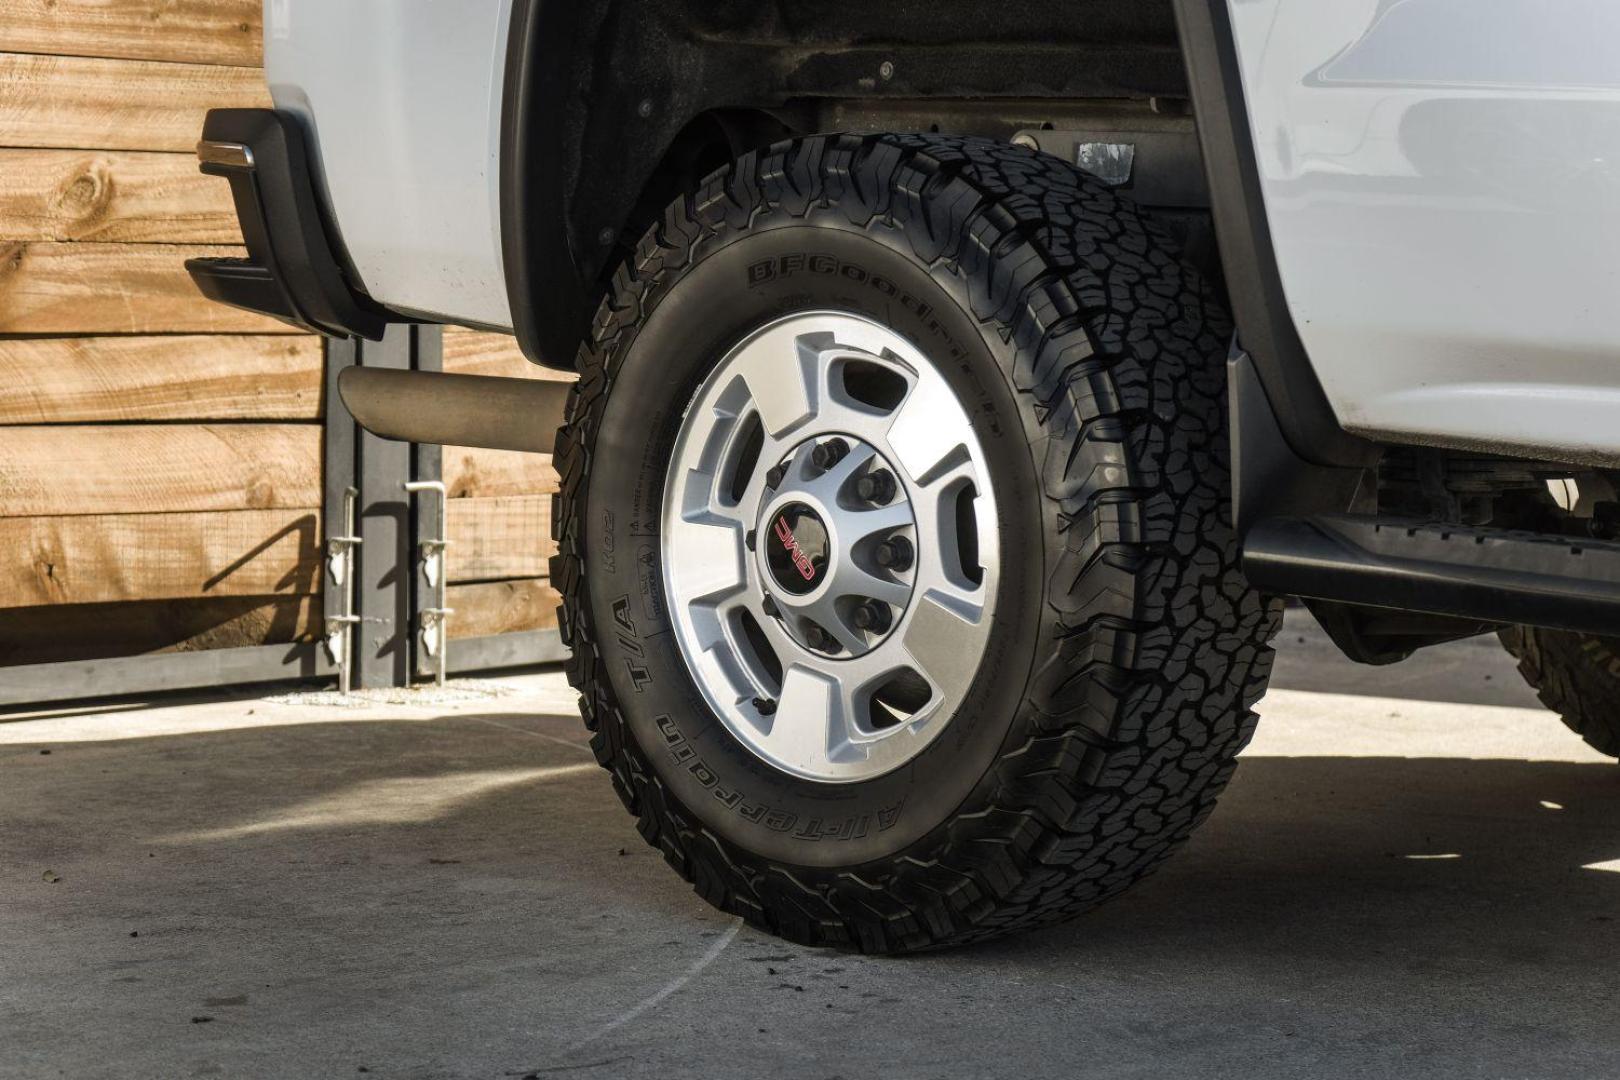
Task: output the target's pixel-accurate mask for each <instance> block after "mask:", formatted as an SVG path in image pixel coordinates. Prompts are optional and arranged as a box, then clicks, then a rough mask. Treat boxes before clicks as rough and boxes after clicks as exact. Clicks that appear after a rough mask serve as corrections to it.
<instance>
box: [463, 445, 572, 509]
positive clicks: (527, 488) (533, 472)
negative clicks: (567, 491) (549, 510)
mask: <svg viewBox="0 0 1620 1080" xmlns="http://www.w3.org/2000/svg"><path fill="white" fill-rule="evenodd" d="M444 486H445V490H446V491H447V492H448V493H449V495H450V498H452V499H464V498H472V497H474V496H479V495H483V496H490V495H539V494H545V493H549V492H553V491H556V490H557V472H556V470H555V469H553V468H552V467H551V455H550V454H527V453H523V452H522V451H518V450H484V449H481V448H478V447H471V446H447V447H445V448H444Z"/></svg>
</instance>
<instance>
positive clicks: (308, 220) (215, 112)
mask: <svg viewBox="0 0 1620 1080" xmlns="http://www.w3.org/2000/svg"><path fill="white" fill-rule="evenodd" d="M202 137H203V140H204V141H206V142H214V143H231V144H239V145H241V146H245V147H247V148H248V151H249V154H250V157H249V161H250V164H248V165H246V166H241V165H226V164H216V163H212V162H204V163H202V165H201V166H200V167H201V169H202V171H203V172H205V173H208V174H209V175H211V176H223V177H225V178H226V179H227V180H229V181H230V184H231V197H232V199H233V201H234V202H235V204H236V216H237V220H238V221H239V222H240V224H241V227H242V239H243V240H244V241H245V242H246V244H247V249H248V257H247V258H246V259H188V260H186V270H187V272H189V273H190V274H191V279H192V280H193V281H194V282H196V284H197V288H198V289H199V290H201V291H202V293H203V295H204V296H207V297H208V298H209V299H212V300H217V301H220V302H221V303H225V304H230V305H232V306H234V307H240V308H246V309H247V310H249V311H257V312H261V313H263V314H265V315H269V316H272V317H273V318H277V319H280V320H282V321H283V322H287V323H291V324H292V325H293V326H297V327H299V328H300V329H304V330H311V331H314V332H316V333H321V334H328V335H332V336H334V337H350V336H357V337H364V338H370V339H371V340H373V341H377V340H380V339H381V338H382V335H383V330H384V328H385V327H386V326H387V324H388V323H390V322H402V321H407V320H405V319H403V318H401V317H400V316H398V315H395V314H394V313H392V312H386V311H383V310H382V309H381V308H379V307H378V306H377V305H375V304H373V303H371V302H370V301H369V300H366V299H365V298H363V297H361V296H359V295H357V294H356V293H355V291H354V290H353V289H352V288H351V287H350V286H349V284H348V281H347V280H346V278H345V276H344V273H343V270H342V268H341V266H340V264H339V262H338V259H337V256H336V255H335V254H334V253H333V247H332V244H331V241H330V239H329V237H328V236H327V232H326V228H325V226H324V225H323V224H322V221H321V212H320V203H319V201H318V200H317V199H316V197H315V188H314V184H313V182H312V179H311V175H310V171H309V160H308V157H307V155H306V153H305V150H304V137H303V132H302V130H301V129H300V128H299V126H298V123H297V121H296V120H295V119H294V118H293V117H291V116H289V115H287V114H285V113H280V112H277V111H275V110H274V109H210V110H209V112H208V116H207V119H206V120H204V122H203V134H202Z"/></svg>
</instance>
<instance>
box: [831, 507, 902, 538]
mask: <svg viewBox="0 0 1620 1080" xmlns="http://www.w3.org/2000/svg"><path fill="white" fill-rule="evenodd" d="M844 520H845V521H846V522H848V523H849V524H850V525H851V526H852V527H853V532H852V533H851V535H850V537H849V542H850V543H854V542H855V541H857V540H865V539H867V538H869V537H873V536H878V535H880V534H887V533H892V532H894V531H895V530H896V529H904V528H906V527H907V526H909V525H911V524H912V510H911V505H910V504H909V503H904V502H899V501H896V502H892V503H889V504H888V505H887V506H874V507H871V508H870V509H863V510H855V511H851V512H850V513H849V514H848V516H846V517H845V519H844Z"/></svg>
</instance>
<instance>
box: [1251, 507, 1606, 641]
mask: <svg viewBox="0 0 1620 1080" xmlns="http://www.w3.org/2000/svg"><path fill="white" fill-rule="evenodd" d="M1243 570H1244V573H1245V574H1247V575H1248V578H1249V580H1250V581H1251V582H1253V583H1254V584H1255V585H1256V586H1258V587H1259V588H1261V589H1264V590H1266V591H1268V592H1274V593H1282V594H1285V595H1289V596H1301V597H1306V598H1309V599H1313V600H1333V601H1338V602H1340V603H1345V604H1358V605H1363V606H1368V607H1380V608H1394V609H1397V610H1401V611H1421V612H1427V613H1429V614H1433V615H1453V616H1457V617H1460V618H1467V619H1477V620H1480V621H1482V622H1493V623H1518V624H1523V625H1530V626H1548V627H1554V628H1557V629H1562V630H1578V631H1583V632H1586V633H1593V634H1620V544H1616V543H1607V542H1603V541H1596V540H1578V539H1575V538H1571V537H1562V536H1554V535H1547V534H1542V533H1526V532H1510V531H1508V530H1505V529H1487V528H1472V527H1468V526H1458V525H1433V524H1426V523H1419V522H1410V521H1399V520H1395V519H1380V518H1370V517H1354V516H1350V515H1327V514H1323V515H1316V516H1312V517H1271V518H1263V519H1261V520H1259V521H1257V522H1255V523H1254V525H1253V526H1252V527H1251V528H1250V529H1249V532H1248V535H1247V536H1246V537H1245V538H1244V541H1243Z"/></svg>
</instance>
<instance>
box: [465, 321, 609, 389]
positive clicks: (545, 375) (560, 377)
mask: <svg viewBox="0 0 1620 1080" xmlns="http://www.w3.org/2000/svg"><path fill="white" fill-rule="evenodd" d="M444 370H446V371H450V372H455V373H456V374H460V375H500V376H504V377H505V378H508V379H546V380H549V381H553V382H573V381H574V380H575V379H577V378H579V376H578V375H577V374H575V373H574V372H572V371H557V370H555V369H553V368H548V367H541V366H540V365H539V364H531V363H529V359H528V357H526V356H524V355H523V351H522V350H521V349H519V348H518V345H517V339H516V338H514V337H512V335H510V334H492V333H487V332H485V331H483V330H467V329H465V328H463V327H459V326H447V327H445V330H444Z"/></svg>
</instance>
